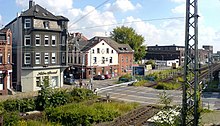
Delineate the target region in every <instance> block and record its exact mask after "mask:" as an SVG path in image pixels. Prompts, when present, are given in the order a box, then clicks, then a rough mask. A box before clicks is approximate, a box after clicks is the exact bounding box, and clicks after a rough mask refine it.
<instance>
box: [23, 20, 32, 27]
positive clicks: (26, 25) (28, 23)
mask: <svg viewBox="0 0 220 126" xmlns="http://www.w3.org/2000/svg"><path fill="white" fill-rule="evenodd" d="M24 28H25V29H28V28H31V19H24Z"/></svg>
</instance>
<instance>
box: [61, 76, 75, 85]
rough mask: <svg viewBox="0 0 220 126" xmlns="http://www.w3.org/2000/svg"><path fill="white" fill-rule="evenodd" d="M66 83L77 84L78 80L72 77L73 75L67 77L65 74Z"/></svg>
mask: <svg viewBox="0 0 220 126" xmlns="http://www.w3.org/2000/svg"><path fill="white" fill-rule="evenodd" d="M64 84H70V85H73V84H76V81H75V79H74V78H72V77H65V76H64Z"/></svg>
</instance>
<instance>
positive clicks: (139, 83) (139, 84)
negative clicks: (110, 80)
mask: <svg viewBox="0 0 220 126" xmlns="http://www.w3.org/2000/svg"><path fill="white" fill-rule="evenodd" d="M147 82H148V81H147V80H141V81H138V82H135V83H134V86H144V85H145V84H146V83H147Z"/></svg>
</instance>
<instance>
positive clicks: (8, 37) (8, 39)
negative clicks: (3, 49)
mask: <svg viewBox="0 0 220 126" xmlns="http://www.w3.org/2000/svg"><path fill="white" fill-rule="evenodd" d="M10 40H11V39H10V35H8V36H7V42H8V44H10Z"/></svg>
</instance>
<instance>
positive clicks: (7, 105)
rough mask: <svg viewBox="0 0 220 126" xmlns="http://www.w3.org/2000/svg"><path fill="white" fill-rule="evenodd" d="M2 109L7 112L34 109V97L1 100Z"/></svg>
mask: <svg viewBox="0 0 220 126" xmlns="http://www.w3.org/2000/svg"><path fill="white" fill-rule="evenodd" d="M3 106H4V109H5V110H6V111H8V112H13V111H20V112H28V111H33V110H35V108H36V106H35V99H34V98H24V99H14V100H13V99H8V100H6V101H4V102H3Z"/></svg>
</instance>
